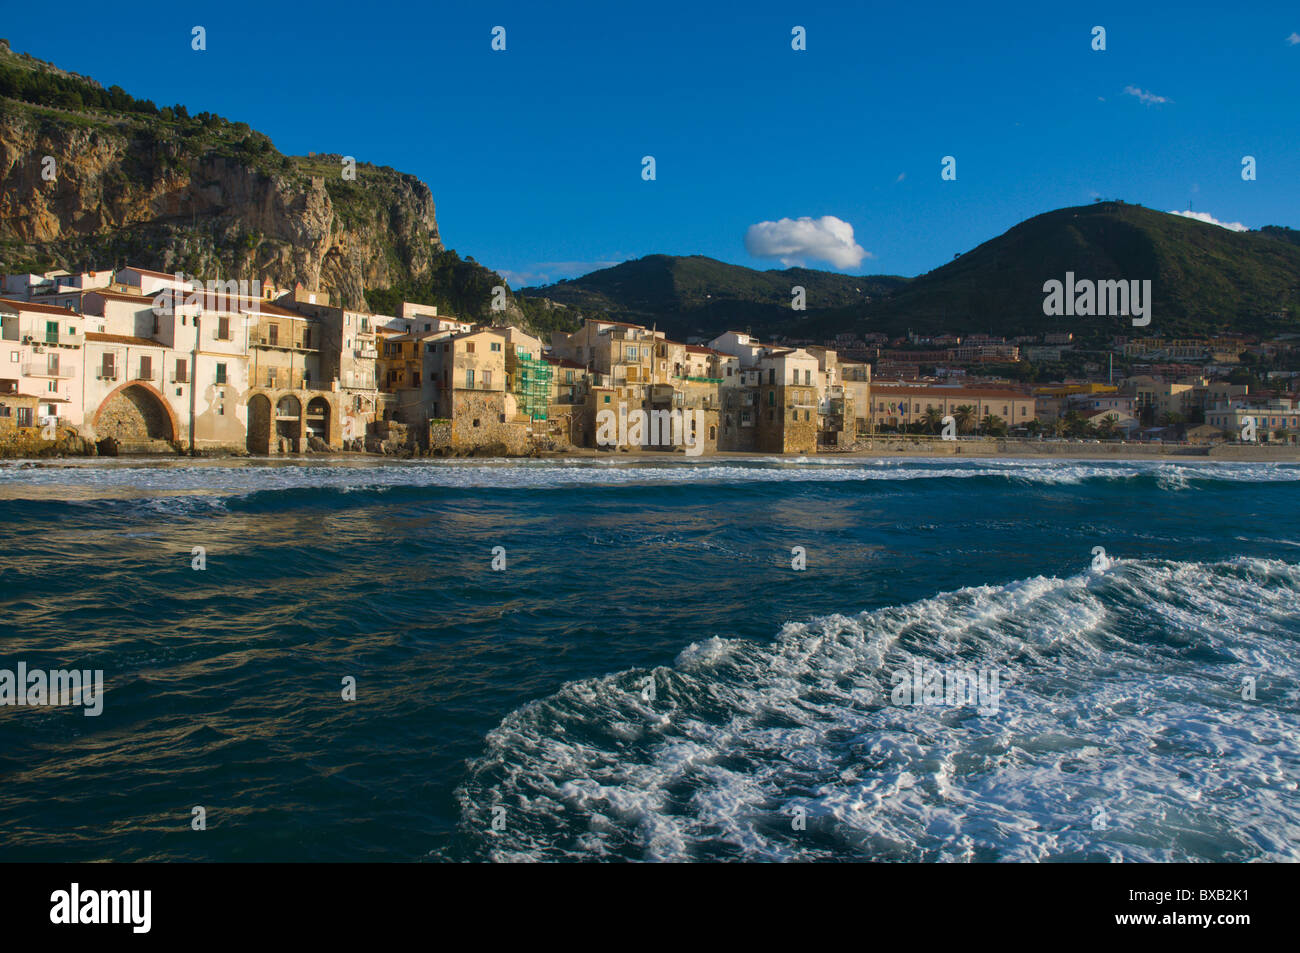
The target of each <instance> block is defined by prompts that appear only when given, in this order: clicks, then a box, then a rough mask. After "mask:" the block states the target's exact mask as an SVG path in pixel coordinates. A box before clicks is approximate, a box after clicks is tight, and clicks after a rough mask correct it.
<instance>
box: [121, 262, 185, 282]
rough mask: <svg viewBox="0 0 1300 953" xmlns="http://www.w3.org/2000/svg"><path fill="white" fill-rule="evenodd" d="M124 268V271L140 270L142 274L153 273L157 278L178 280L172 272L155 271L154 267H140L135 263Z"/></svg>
mask: <svg viewBox="0 0 1300 953" xmlns="http://www.w3.org/2000/svg"><path fill="white" fill-rule="evenodd" d="M122 270H123V271H138V272H139V273H140V274H142V275H152V276H153V277H155V278H168V279H170V280H172V281H175V280H176V275H175V274H170V275H169V274H167V273H166V272H165V271H154V270H153V269H152V268H138V267H136V266H135V265H127V266H126V267H125V268H123V269H122ZM181 280H182V281H183V280H184V279H183V278H182V279H181Z"/></svg>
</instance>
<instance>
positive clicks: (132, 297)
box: [86, 288, 156, 305]
mask: <svg viewBox="0 0 1300 953" xmlns="http://www.w3.org/2000/svg"><path fill="white" fill-rule="evenodd" d="M86 294H88V295H101V296H102V297H105V298H112V299H114V300H115V301H131V302H134V303H137V304H141V303H144V302H148V303H149V304H151V305H152V304H153V302H154V301H155V300H156V299H155V297H154V296H153V295H138V294H131V293H129V292H126V291H109V290H108V289H107V288H91V289H89V290H88V291H87V292H86Z"/></svg>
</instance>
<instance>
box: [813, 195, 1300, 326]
mask: <svg viewBox="0 0 1300 953" xmlns="http://www.w3.org/2000/svg"><path fill="white" fill-rule="evenodd" d="M1295 234H1296V233H1295V232H1293V231H1291V230H1290V229H1283V228H1269V229H1266V230H1260V231H1250V232H1234V231H1230V230H1228V229H1226V228H1222V227H1220V226H1218V225H1211V224H1206V223H1204V222H1198V221H1195V220H1194V219H1190V218H1186V217H1185V216H1181V215H1171V214H1168V213H1166V212H1157V211H1153V210H1152V209H1148V208H1143V207H1142V206H1140V205H1129V204H1126V203H1122V202H1104V203H1097V204H1094V205H1085V206H1079V207H1075V208H1063V209H1057V210H1056V211H1053V212H1047V213H1045V214H1043V215H1037V216H1035V217H1034V218H1031V219H1029V220H1027V221H1025V222H1022V223H1020V224H1019V225H1017V226H1015V227H1014V228H1012V229H1009V230H1008V231H1007V232H1005V233H1004V234H1002V235H999V236H998V237H996V238H993V239H991V240H989V241H987V242H985V243H984V244H982V245H980V246H979V247H978V248H975V249H974V250H972V251H970V252H968V253H966V254H964V255H962V256H961V257H960V258H958V259H956V260H955V261H952V262H949V263H948V264H946V265H943V266H942V267H940V268H937V269H935V270H934V271H932V272H929V273H927V274H924V275H921V276H919V277H917V278H915V279H913V280H912V281H910V282H908V283H907V285H905V286H904V287H902V288H900V289H899V291H898V292H897V293H896V294H894V295H892V296H891V297H889V298H888V299H886V300H882V301H879V302H875V303H873V305H871V306H869V307H865V308H843V309H840V310H838V311H837V312H835V313H833V314H828V315H823V316H820V317H819V321H818V325H817V326H818V328H821V329H837V330H842V329H845V328H849V327H852V328H855V329H870V330H881V331H886V332H889V333H901V332H902V331H904V330H906V329H907V328H912V329H915V330H918V331H934V330H951V331H986V330H989V329H992V330H994V331H995V332H996V333H999V334H1008V335H1010V334H1018V333H1025V334H1030V333H1038V332H1042V331H1045V330H1068V331H1076V332H1078V331H1083V332H1085V333H1087V332H1089V331H1092V332H1107V333H1132V331H1133V329H1132V324H1131V322H1130V321H1128V320H1125V319H1121V318H1116V317H1048V316H1046V315H1044V314H1043V298H1044V294H1043V283H1044V282H1046V281H1048V280H1050V279H1053V278H1055V279H1057V280H1063V279H1064V278H1065V273H1066V272H1067V271H1071V272H1074V275H1075V278H1076V280H1077V279H1082V278H1088V279H1094V280H1102V279H1123V280H1138V281H1141V280H1146V279H1149V280H1150V281H1151V283H1152V284H1151V290H1152V298H1153V306H1152V312H1151V315H1152V320H1151V324H1150V326H1149V327H1147V328H1146V329H1145V330H1144V332H1143V333H1144V334H1164V335H1171V336H1179V335H1201V334H1215V333H1220V332H1224V331H1236V332H1244V333H1253V334H1267V333H1270V332H1277V331H1281V330H1294V329H1295V327H1296V325H1297V321H1298V320H1300V245H1297V244H1296V243H1295V241H1294V236H1295Z"/></svg>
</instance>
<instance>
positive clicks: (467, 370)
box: [465, 344, 474, 387]
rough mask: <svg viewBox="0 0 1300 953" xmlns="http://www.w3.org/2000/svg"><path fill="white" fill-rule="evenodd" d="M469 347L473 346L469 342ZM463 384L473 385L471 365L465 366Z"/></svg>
mask: <svg viewBox="0 0 1300 953" xmlns="http://www.w3.org/2000/svg"><path fill="white" fill-rule="evenodd" d="M470 347H473V345H472V344H471V345H470ZM465 386H466V387H473V386H474V368H472V367H467V368H465Z"/></svg>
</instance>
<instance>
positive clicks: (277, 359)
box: [0, 266, 1300, 456]
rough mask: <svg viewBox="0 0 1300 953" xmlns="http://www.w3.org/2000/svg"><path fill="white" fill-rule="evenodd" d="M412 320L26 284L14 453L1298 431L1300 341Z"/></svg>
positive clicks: (223, 295)
mask: <svg viewBox="0 0 1300 953" xmlns="http://www.w3.org/2000/svg"><path fill="white" fill-rule="evenodd" d="M396 310H397V313H396V314H391V315H385V314H371V313H367V312H365V311H359V310H354V309H351V308H347V307H343V306H341V305H338V304H335V303H332V302H331V300H330V296H329V294H328V293H327V292H324V291H319V290H317V291H310V290H305V289H303V288H302V287H301V286H298V287H295V288H292V289H283V288H275V287H274V286H273V285H272V284H271V283H269V282H261V281H253V282H246V281H245V282H234V281H230V282H220V281H208V282H206V283H202V282H200V281H199V280H197V279H195V278H190V277H187V276H185V275H183V274H166V273H163V272H160V271H154V270H151V269H147V268H141V267H134V266H126V267H121V268H117V269H115V270H103V271H86V272H80V273H70V272H67V271H51V272H46V273H28V274H18V275H7V276H5V278H4V287H3V294H2V295H0V319H2V322H3V333H2V335H0V343H2V344H3V349H2V350H3V351H4V352H7V355H0V360H3V367H4V368H5V369H6V370H5V371H4V372H3V373H0V441H3V442H5V444H6V445H7V446H9V447H17V448H19V449H20V450H25V451H30V450H31V449H32V448H33V447H36V446H53V445H58V446H63V447H65V448H68V447H72V448H77V447H80V448H81V451H80V452H87V453H101V454H113V455H115V454H129V453H153V454H159V453H176V452H180V453H215V454H219V453H250V454H257V455H287V454H307V453H330V452H342V451H352V452H369V453H384V454H400V455H432V456H445V455H463V454H484V455H501V456H522V455H529V454H534V453H539V452H547V451H573V450H581V449H591V450H608V451H612V452H618V451H647V452H674V451H677V452H691V453H701V452H702V453H718V452H727V451H737V452H753V453H761V454H800V455H806V454H813V453H819V452H823V453H825V452H845V451H851V450H853V449H855V448H857V447H859V446H860V445H861V444H862V442H863V441H864V440H870V439H872V438H874V437H877V436H880V435H888V434H915V435H918V436H930V437H935V438H937V437H938V436H939V435H940V434H941V433H945V431H946V436H948V437H950V438H952V437H962V436H967V435H984V436H994V437H1013V438H1014V437H1020V438H1024V439H1027V440H1043V441H1046V440H1064V439H1076V440H1077V439H1095V440H1106V441H1131V442H1147V443H1151V442H1160V443H1164V442H1176V443H1186V444H1215V443H1221V442H1243V443H1271V444H1294V443H1295V442H1296V439H1297V435H1300V409H1297V394H1296V393H1295V392H1294V390H1292V387H1293V386H1294V384H1295V381H1294V377H1293V375H1291V374H1289V373H1287V372H1286V371H1276V370H1274V371H1269V370H1264V368H1267V367H1269V366H1270V365H1274V366H1277V365H1281V366H1285V365H1286V364H1287V363H1288V359H1289V358H1290V357H1291V356H1292V355H1293V354H1294V355H1300V335H1284V336H1282V337H1279V338H1277V339H1275V340H1269V341H1258V340H1250V339H1247V338H1244V337H1219V338H1212V339H1205V340H1190V339H1162V338H1156V337H1150V338H1145V337H1144V338H1136V337H1134V338H1129V337H1115V338H1114V339H1112V340H1111V342H1110V351H1109V353H1107V354H1106V355H1105V356H1101V355H1097V354H1092V355H1090V356H1089V360H1088V361H1086V362H1085V363H1084V364H1083V365H1082V368H1081V373H1080V374H1079V375H1077V376H1070V377H1066V378H1064V379H1062V380H1059V381H1050V382H1044V381H1032V382H1031V381H1026V380H1018V379H1016V378H1015V377H1013V376H1010V375H1008V374H1007V373H1006V370H1007V368H1009V367H1016V366H1024V365H1025V363H1026V362H1040V363H1041V362H1045V361H1047V362H1050V361H1057V362H1059V361H1061V360H1062V359H1063V356H1068V355H1070V354H1071V352H1072V351H1074V349H1075V348H1076V342H1075V341H1074V336H1073V335H1072V334H1071V333H1068V332H1062V333H1049V334H1044V335H1039V336H1035V337H1022V338H1014V339H1011V340H1007V339H1005V338H999V337H994V336H992V335H981V334H971V335H964V336H962V335H955V334H940V335H931V336H921V335H915V334H911V335H908V336H907V337H906V338H901V339H890V338H888V337H886V336H885V335H883V334H866V335H858V334H842V335H839V336H837V337H836V338H835V339H833V340H827V341H820V342H814V341H811V340H791V339H784V338H782V339H773V340H767V341H759V340H756V339H755V338H754V336H753V335H752V334H751V333H749V332H748V331H743V330H730V331H726V332H725V333H722V334H720V335H717V336H716V337H713V338H712V339H710V340H686V341H676V340H672V339H671V338H670V337H668V336H667V334H666V333H665V332H664V331H661V330H657V329H654V328H647V327H643V326H640V325H636V324H630V323H625V322H620V321H613V320H602V319H598V318H592V317H587V318H585V319H584V320H582V321H581V324H580V326H579V327H577V329H576V330H573V331H555V332H552V333H551V339H550V340H549V341H543V340H542V339H541V338H540V337H537V336H534V335H532V334H529V333H527V332H526V331H524V330H521V329H520V328H519V327H516V326H514V325H512V324H510V323H505V322H504V320H503V321H502V323H481V324H476V323H473V322H469V321H464V320H461V319H458V318H457V317H454V316H450V315H445V314H439V313H438V309H437V308H436V307H434V306H431V305H425V304H418V303H414V302H402V303H401V306H400V308H398V309H396ZM503 317H504V316H503ZM1116 359H1118V360H1119V361H1120V364H1121V366H1122V367H1123V368H1125V369H1126V372H1125V373H1122V374H1117V373H1116V370H1115V361H1116ZM1243 371H1249V372H1248V373H1245V374H1243ZM1251 381H1254V382H1255V384H1254V386H1252V383H1251ZM1261 382H1264V383H1265V386H1260V384H1261ZM629 417H631V418H634V424H639V423H640V421H642V420H644V421H649V422H651V427H650V428H649V429H648V430H647V428H645V427H643V426H638V425H634V426H627V424H626V421H627V420H628V418H629ZM614 419H617V420H618V421H619V426H617V427H614V426H607V424H609V423H610V422H611V421H612V420H614ZM656 422H657V423H659V424H660V427H659V429H658V431H657V432H656V428H655V427H654V426H653V425H654V423H656ZM668 434H670V435H671V439H668V438H665V439H659V438H660V437H664V435H668ZM70 452H78V451H77V450H76V449H72V450H71V451H70Z"/></svg>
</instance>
